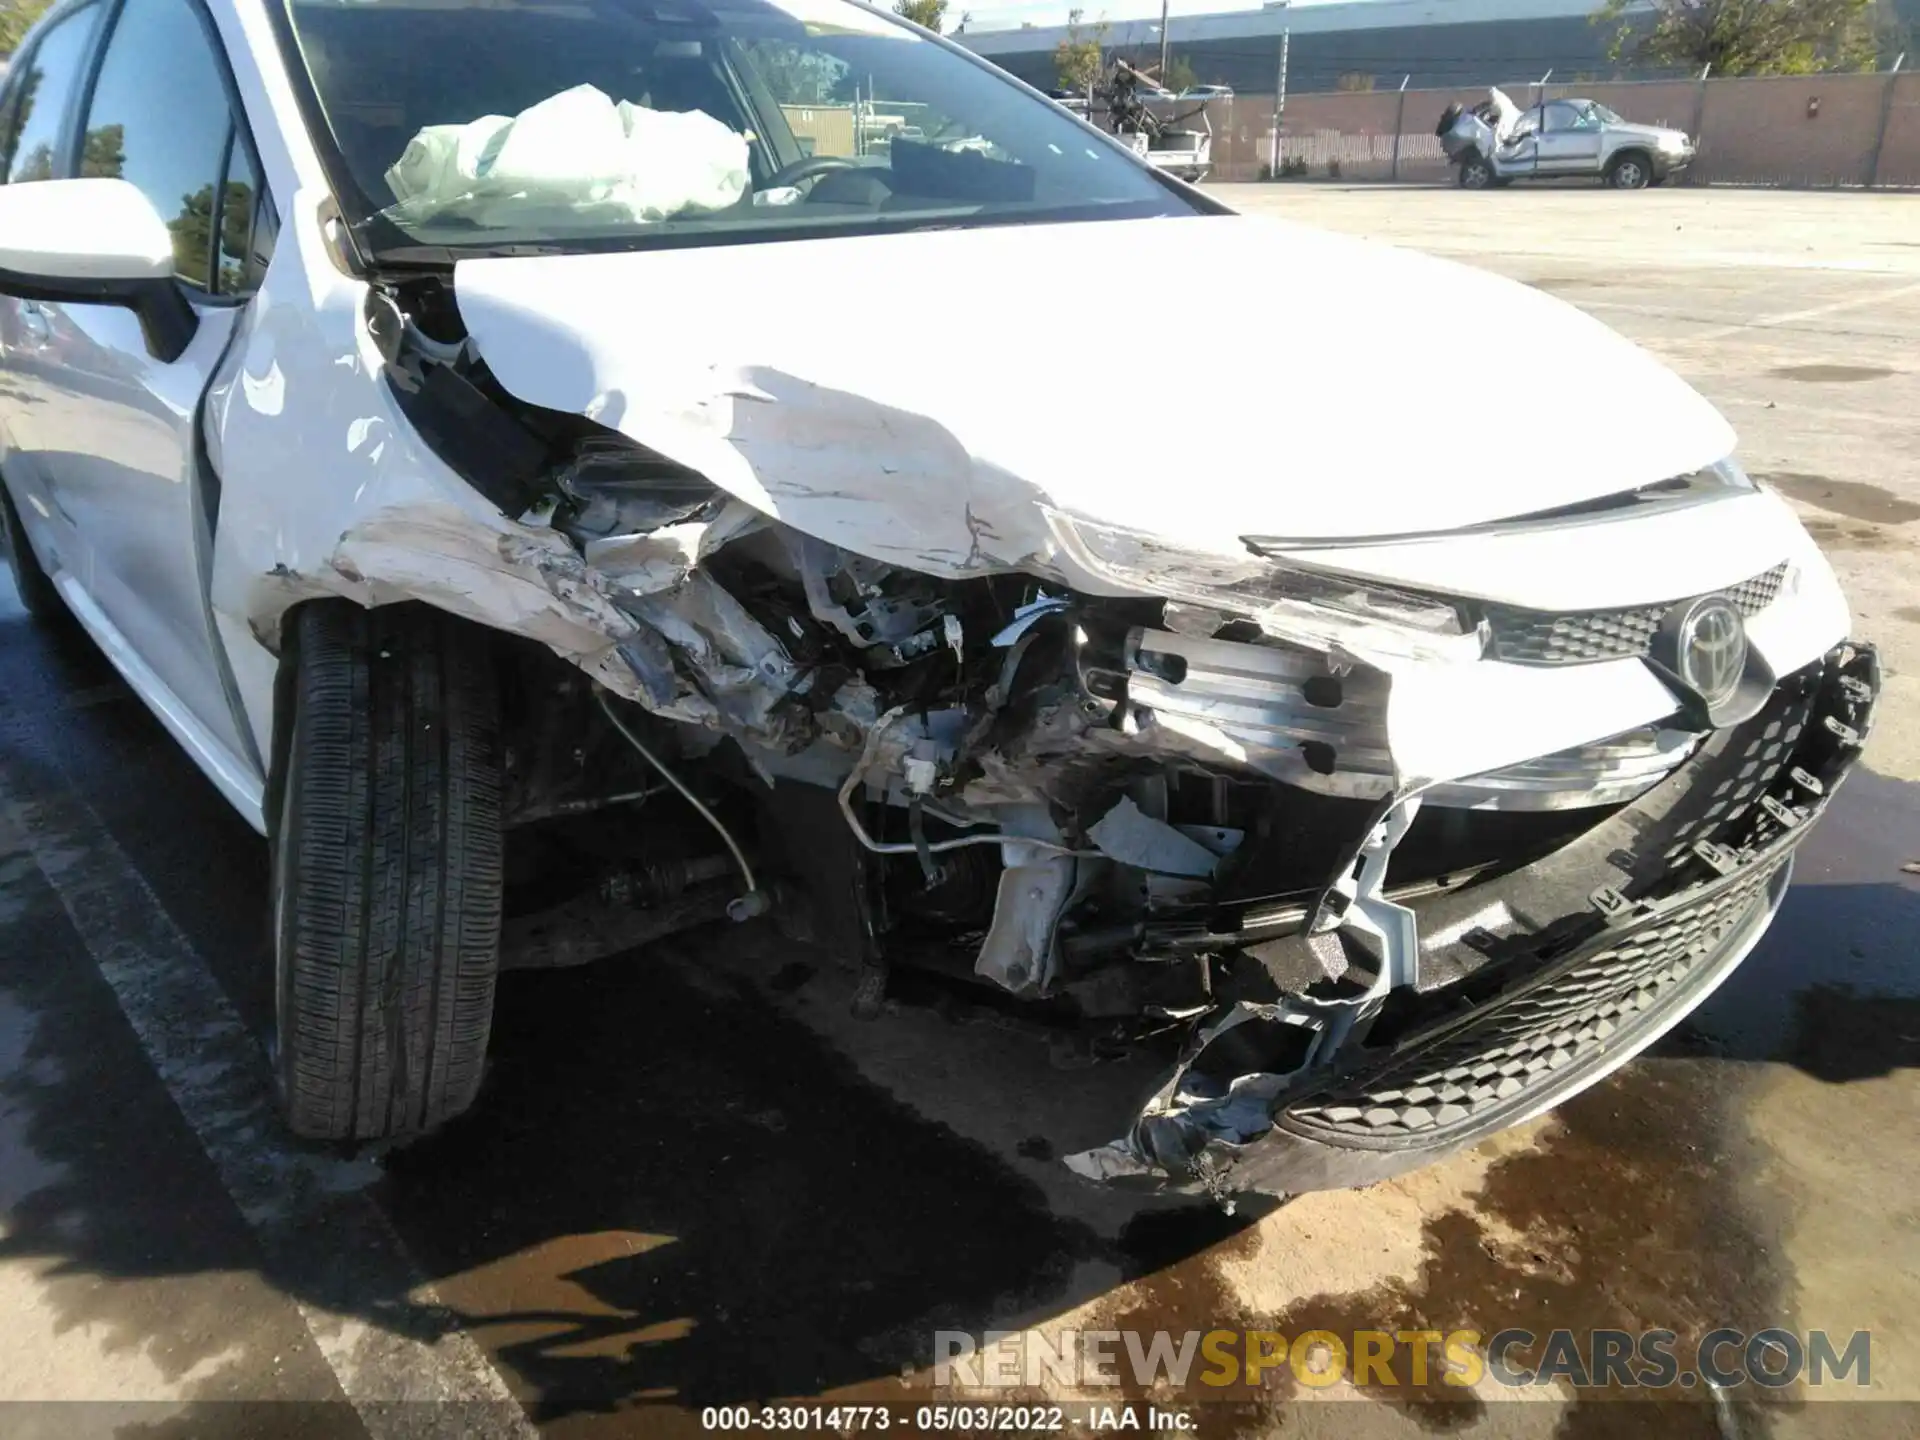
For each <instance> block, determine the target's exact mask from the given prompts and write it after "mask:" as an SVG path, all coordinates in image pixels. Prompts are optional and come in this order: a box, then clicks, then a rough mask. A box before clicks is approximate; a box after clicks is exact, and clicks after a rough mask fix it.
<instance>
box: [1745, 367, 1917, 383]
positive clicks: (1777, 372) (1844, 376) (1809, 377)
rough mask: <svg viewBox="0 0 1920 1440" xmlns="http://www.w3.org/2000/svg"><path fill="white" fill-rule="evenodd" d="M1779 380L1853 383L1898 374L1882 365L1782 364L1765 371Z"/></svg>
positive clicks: (1882, 378) (1881, 378) (1896, 371)
mask: <svg viewBox="0 0 1920 1440" xmlns="http://www.w3.org/2000/svg"><path fill="white" fill-rule="evenodd" d="M1767 373H1768V374H1770V375H1773V376H1775V377H1776V378H1778V379H1781V380H1803V381H1810V382H1812V383H1815V384H1853V383H1858V382H1859V381H1862V380H1884V379H1886V378H1887V377H1888V376H1889V375H1898V374H1899V373H1900V372H1899V371H1898V370H1889V369H1887V368H1886V367H1885V366H1882V365H1782V366H1779V367H1778V368H1776V369H1774V370H1770V371H1768V372H1767Z"/></svg>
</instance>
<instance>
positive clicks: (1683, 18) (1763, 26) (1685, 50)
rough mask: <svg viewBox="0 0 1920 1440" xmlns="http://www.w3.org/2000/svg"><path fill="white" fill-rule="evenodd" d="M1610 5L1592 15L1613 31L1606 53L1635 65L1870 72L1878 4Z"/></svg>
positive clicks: (1696, 1) (1747, 0) (1802, 0)
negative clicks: (1650, 8) (1648, 10)
mask: <svg viewBox="0 0 1920 1440" xmlns="http://www.w3.org/2000/svg"><path fill="white" fill-rule="evenodd" d="M1652 5H1653V13H1652V16H1651V17H1650V18H1649V17H1648V16H1647V14H1646V11H1645V8H1644V0H1607V3H1606V4H1605V5H1603V6H1602V7H1601V8H1600V9H1599V10H1598V11H1597V12H1595V14H1594V17H1593V23H1594V24H1596V25H1611V26H1613V27H1614V35H1613V43H1612V44H1611V46H1610V47H1609V50H1608V53H1609V54H1610V55H1611V56H1612V57H1613V58H1614V59H1615V60H1617V61H1621V62H1624V63H1627V64H1635V65H1666V66H1676V67H1681V66H1683V67H1685V68H1687V69H1690V70H1698V69H1700V68H1702V67H1704V66H1708V65H1711V66H1712V67H1713V73H1714V74H1715V75H1811V74H1814V73H1815V72H1818V71H1823V70H1864V69H1869V68H1871V67H1872V65H1873V62H1874V57H1875V53H1876V50H1877V48H1878V45H1879V40H1880V28H1881V24H1882V16H1881V13H1880V10H1879V6H1878V5H1877V3H1876V0H1652Z"/></svg>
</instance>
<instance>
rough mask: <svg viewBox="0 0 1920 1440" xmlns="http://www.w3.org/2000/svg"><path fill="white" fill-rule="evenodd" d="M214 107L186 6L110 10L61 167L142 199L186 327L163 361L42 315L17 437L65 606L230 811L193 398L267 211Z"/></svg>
mask: <svg viewBox="0 0 1920 1440" xmlns="http://www.w3.org/2000/svg"><path fill="white" fill-rule="evenodd" d="M231 95H232V91H231V86H230V84H229V81H228V78H227V71H226V66H225V64H224V62H223V59H222V57H221V53H220V51H219V49H218V40H217V38H216V36H215V34H214V32H213V29H212V25H211V22H210V21H209V20H208V19H207V18H206V17H205V15H204V13H203V12H202V11H201V10H200V9H199V5H198V3H197V0H126V3H125V4H124V5H122V7H121V9H120V12H119V15H118V18H117V19H116V20H115V22H114V27H113V30H112V33H111V34H110V35H109V36H108V37H107V41H106V50H105V53H104V55H103V56H102V58H101V61H100V65H99V68H98V71H97V74H96V78H95V80H94V84H93V86H92V89H91V92H90V93H89V94H88V95H87V96H86V97H85V101H84V105H83V109H82V112H81V124H80V129H79V134H78V143H77V145H76V146H75V157H76V170H77V173H78V174H80V175H83V176H110V177H119V178H122V179H125V180H128V181H130V182H131V183H133V184H134V185H136V186H138V187H139V188H140V190H141V191H142V192H144V193H145V194H146V196H147V198H148V199H149V200H151V201H152V202H153V204H154V206H155V208H156V209H158V210H159V212H160V214H161V215H162V216H163V217H164V218H165V219H166V221H167V225H168V228H169V229H170V230H171V231H172V232H173V244H174V262H175V272H174V273H175V280H176V283H178V284H179V285H180V287H181V289H182V290H183V291H184V293H185V294H186V296H187V298H188V301H189V303H191V304H192V306H193V308H194V310H195V312H196V313H197V314H198V316H199V324H198V328H197V329H196V331H195V334H194V336H193V339H192V341H191V342H190V343H189V344H188V346H187V348H186V350H185V351H184V352H183V353H182V354H181V355H180V356H179V357H178V358H176V359H174V360H172V361H171V362H162V361H161V360H159V359H158V358H157V357H155V356H154V355H153V353H152V352H151V351H150V350H149V349H148V346H147V344H146V340H145V338H144V337H143V335H142V333H141V329H140V325H139V322H138V320H137V319H136V318H135V316H134V315H133V313H132V312H131V311H129V310H126V309H123V308H120V307H116V306H109V305H63V306H62V305H47V306H43V307H42V309H43V310H44V311H45V312H47V316H48V321H49V324H50V325H51V326H52V327H53V328H55V329H56V330H58V331H59V332H61V333H62V334H63V335H65V336H66V337H67V338H66V342H65V344H64V345H63V347H62V353H61V356H60V364H59V366H58V367H57V368H55V369H51V370H50V371H49V379H48V382H47V383H48V386H49V389H50V392H51V393H50V394H49V396H48V400H47V404H46V405H45V406H44V407H43V411H42V413H41V414H40V415H39V416H38V417H37V418H36V426H35V431H34V440H35V445H36V451H37V453H36V456H35V460H36V465H37V469H38V471H39V473H40V476H41V479H42V482H43V483H44V484H45V486H46V487H47V490H48V491H49V493H50V494H51V496H52V498H53V503H54V504H55V505H56V506H57V507H58V509H59V510H60V511H61V512H62V513H63V514H65V515H66V516H67V517H68V520H69V521H70V523H71V525H72V526H73V529H74V531H75V533H76V534H77V536H78V539H79V546H78V549H79V554H78V557H77V559H78V564H77V566H76V567H74V568H76V569H77V571H78V576H79V580H80V583H81V586H82V587H83V589H84V591H85V594H84V596H83V597H82V599H81V600H80V602H79V603H80V605H81V608H82V609H85V608H87V607H88V606H91V607H93V608H95V609H97V611H98V616H97V617H95V616H89V615H83V617H82V618H83V619H95V620H96V621H97V620H99V619H103V620H104V621H105V622H106V623H105V625H104V626H103V625H100V624H98V623H96V624H95V626H94V628H95V629H96V631H97V632H101V633H102V638H103V640H104V641H105V643H106V645H107V648H108V650H109V652H114V651H115V649H116V646H119V647H122V648H121V651H120V653H117V654H115V659H116V660H117V661H120V662H121V663H122V668H128V666H132V667H135V668H136V669H137V668H142V667H143V668H144V669H145V670H146V671H147V672H150V674H151V676H152V678H153V679H154V680H157V682H158V684H157V686H156V685H152V684H151V683H149V686H148V688H149V693H148V695H147V697H146V698H147V699H148V701H149V703H151V704H152V705H153V706H154V707H155V709H156V710H158V711H159V713H160V715H161V718H162V719H163V720H165V721H166V722H167V724H168V727H169V728H170V729H172V730H173V731H174V732H175V734H176V735H178V736H179V737H180V738H181V740H182V741H183V742H184V743H186V744H187V745H188V747H189V749H192V750H194V751H195V752H196V758H198V759H199V760H200V761H201V763H202V765H203V766H205V767H206V768H207V769H208V770H209V772H210V773H212V774H213V776H214V778H215V780H216V781H217V782H220V783H221V785H222V788H223V789H226V790H228V792H229V795H230V798H235V799H237V800H241V801H243V802H244V800H245V799H246V798H247V792H248V791H249V790H252V789H254V788H256V787H257V783H258V780H259V773H258V772H259V770H260V763H259V757H258V756H257V755H255V754H254V752H253V741H252V736H251V732H250V731H249V730H248V729H247V727H246V726H245V725H244V724H243V723H242V721H241V720H240V718H239V715H238V712H237V707H236V706H235V704H234V703H233V700H232V693H233V692H232V686H231V682H230V680H229V677H228V672H227V669H226V661H225V654H224V651H223V650H222V648H221V646H220V642H219V640H218V638H217V636H216V634H215V632H214V629H213V624H212V616H211V611H210V609H209V606H208V604H207V585H206V581H207V567H208V565H209V562H210V555H211V551H210V545H211V534H212V525H213V520H214V511H215V507H216V506H217V496H218V490H217V486H216V485H215V482H214V477H213V476H212V475H211V474H210V473H209V472H208V470H207V468H206V466H205V464H204V455H203V450H202V447H201V444H200V426H201V420H202V416H201V402H202V399H203V397H204V396H205V394H206V390H207V387H208V385H209V383H210V381H211V378H212V376H213V373H214V371H215V369H216V368H217V367H218V365H219V363H220V360H221V358H222V356H223V355H224V353H225V351H226V347H227V344H228V342H229V340H230V339H231V338H232V335H233V328H234V323H235V321H236V319H237V318H238V315H239V306H240V305H242V304H243V303H244V301H245V298H246V296H247V295H248V294H249V293H251V290H252V288H253V286H254V284H255V283H256V279H257V273H258V270H259V268H260V264H261V260H260V256H259V254H258V251H259V248H260V246H261V245H262V244H264V243H265V242H266V235H265V233H264V231H263V229H262V226H263V224H264V223H265V221H266V217H268V216H270V214H271V210H270V207H268V206H267V205H266V204H265V202H264V199H263V197H262V196H261V194H260V189H261V187H260V182H259V179H258V174H259V166H258V164H257V163H256V161H255V160H254V158H253V150H252V142H251V140H250V139H249V137H248V135H247V133H246V129H245V126H244V125H242V124H238V123H236V116H237V115H238V114H239V110H238V107H237V106H236V105H235V104H234V103H233V101H232V99H231ZM256 232H261V233H256ZM135 678H136V680H137V681H138V680H144V679H145V678H146V677H145V676H139V675H136V676H135ZM253 798H255V799H257V796H254V797H253Z"/></svg>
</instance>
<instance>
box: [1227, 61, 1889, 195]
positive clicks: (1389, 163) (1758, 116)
mask: <svg viewBox="0 0 1920 1440" xmlns="http://www.w3.org/2000/svg"><path fill="white" fill-rule="evenodd" d="M1505 88H1507V93H1508V94H1510V95H1511V96H1512V97H1513V99H1514V101H1515V102H1516V103H1517V104H1521V105H1527V104H1531V103H1533V102H1534V101H1536V100H1540V99H1560V98H1564V97H1568V96H1574V95H1578V96H1580V97H1582V98H1585V99H1590V100H1598V101H1600V102H1602V103H1603V104H1605V105H1609V106H1611V107H1612V108H1613V109H1615V110H1617V111H1619V112H1620V114H1621V115H1622V116H1624V117H1625V118H1626V119H1628V120H1632V121H1636V122H1639V123H1642V124H1649V125H1667V126H1672V127H1674V128H1676V129H1681V130H1685V131H1687V132H1688V133H1689V134H1690V135H1692V136H1693V137H1694V138H1695V141H1696V143H1697V144H1698V146H1699V154H1698V156H1697V157H1696V158H1695V160H1694V163H1693V165H1692V166H1691V168H1689V169H1688V170H1686V171H1684V172H1682V173H1681V175H1680V176H1679V177H1677V179H1676V181H1675V183H1677V184H1685V185H1771V186H1784V187H1799V188H1856V189H1862V188H1873V189H1914V188H1920V72H1896V73H1893V74H1875V75H1792V76H1780V77H1768V78H1764V79H1759V78H1756V79H1737V80H1698V81H1686V80H1647V81H1611V82H1604V83H1602V82H1596V83H1593V84H1580V85H1547V86H1539V85H1526V84H1520V85H1514V86H1511V87H1505ZM1486 97H1487V92H1486V90H1485V89H1484V88H1479V87H1476V88H1471V89H1457V90H1367V91H1341V92H1337V93H1329V94H1305V95H1299V94H1289V95H1288V96H1287V98H1286V108H1285V111H1284V113H1283V114H1282V115H1280V116H1279V117H1278V119H1279V122H1280V123H1279V126H1278V140H1279V151H1280V154H1279V163H1278V165H1276V164H1275V159H1274V140H1275V135H1276V128H1275V120H1276V116H1275V114H1274V101H1273V97H1272V96H1271V95H1236V96H1234V97H1233V98H1231V99H1223V100H1215V101H1211V102H1209V103H1208V106H1207V115H1208V119H1209V120H1210V121H1211V123H1212V125H1213V136H1214V139H1213V171H1212V176H1213V178H1214V179H1216V180H1260V179H1265V178H1267V177H1268V176H1269V175H1270V174H1272V173H1273V172H1274V171H1275V170H1276V169H1277V170H1279V171H1281V172H1283V178H1284V177H1285V175H1286V174H1294V175H1302V176H1305V177H1308V178H1317V179H1338V180H1386V181H1401V182H1411V183H1421V182H1431V183H1444V182H1446V181H1448V180H1450V179H1451V176H1452V172H1451V169H1450V168H1449V166H1448V165H1447V162H1446V158H1445V157H1444V156H1443V155H1442V154H1441V151H1440V140H1439V137H1438V136H1437V135H1435V134H1434V128H1435V126H1436V125H1437V124H1438V123H1439V120H1440V115H1441V112H1442V111H1444V110H1445V109H1446V108H1447V106H1448V105H1449V104H1453V103H1458V104H1461V105H1464V106H1471V105H1474V104H1477V103H1478V102H1479V101H1482V100H1484V99H1486Z"/></svg>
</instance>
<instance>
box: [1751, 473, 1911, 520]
mask: <svg viewBox="0 0 1920 1440" xmlns="http://www.w3.org/2000/svg"><path fill="white" fill-rule="evenodd" d="M1756 478H1757V479H1761V480H1764V481H1766V482H1767V483H1768V484H1769V485H1772V486H1773V487H1774V488H1775V489H1776V490H1778V491H1780V492H1781V493H1782V494H1785V495H1789V496H1791V497H1793V498H1794V499H1795V500H1801V501H1804V502H1805V503H1807V504H1809V505H1817V506H1819V507H1820V508H1821V509H1822V510H1825V511H1828V512H1830V513H1831V514H1834V515H1844V516H1846V517H1847V518H1848V519H1850V520H1866V521H1870V522H1871V523H1873V524H1875V525H1904V524H1906V523H1907V522H1908V521H1909V520H1920V504H1916V503H1915V502H1913V501H1911V500H1903V499H1901V498H1900V497H1899V496H1898V495H1895V494H1894V493H1893V492H1892V491H1889V490H1883V489H1881V488H1880V487H1879V486H1878V485H1869V484H1867V483H1866V482H1865V481H1864V480H1831V479H1829V478H1828V477H1826V476H1825V475H1807V474H1801V473H1798V472H1795V471H1787V470H1783V471H1776V472H1775V473H1773V474H1770V475H1760V476H1757V477H1756Z"/></svg>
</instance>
